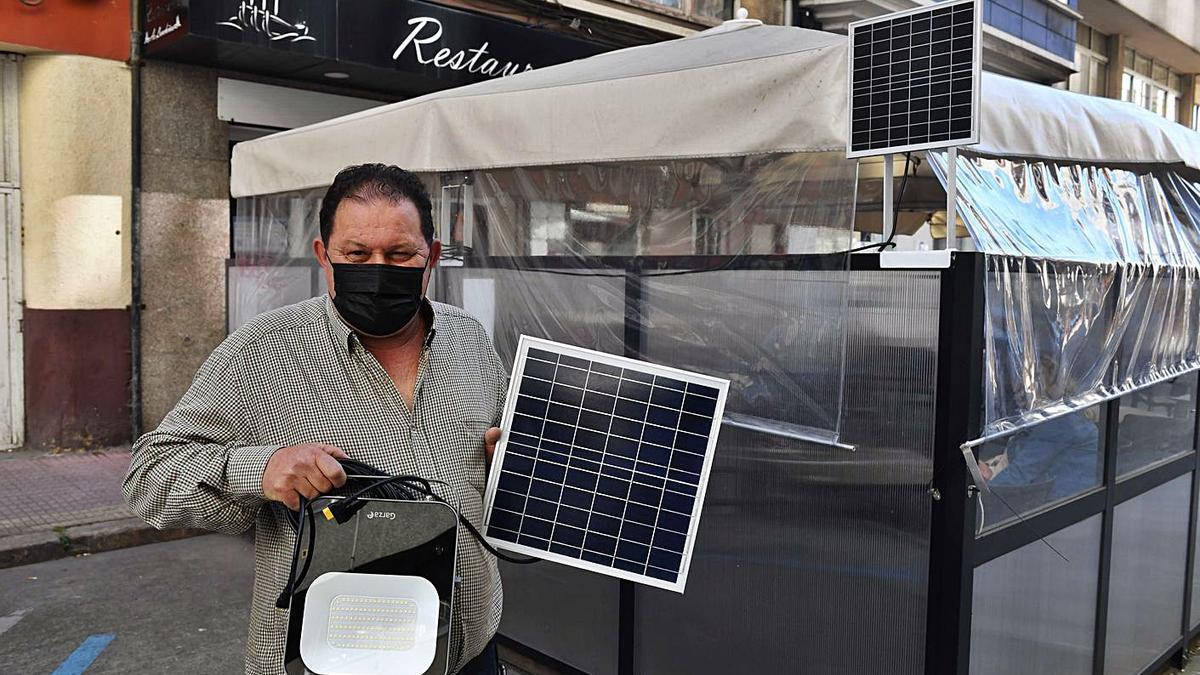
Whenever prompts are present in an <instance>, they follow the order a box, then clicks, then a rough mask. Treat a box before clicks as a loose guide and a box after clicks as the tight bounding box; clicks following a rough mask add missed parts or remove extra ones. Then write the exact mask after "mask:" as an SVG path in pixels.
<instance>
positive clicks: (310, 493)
mask: <svg viewBox="0 0 1200 675" xmlns="http://www.w3.org/2000/svg"><path fill="white" fill-rule="evenodd" d="M295 490H296V492H299V493H300V494H301V495H302V496H303V497H304V498H305V499H307V500H309V501H312V500H313V499H314V498H316V497H318V496H320V494H321V491H320V490H318V489H317V486H315V485H313V484H312V483H310V482H309V480H308V478H307V477H302V478H299V479H297V480H296V483H295Z"/></svg>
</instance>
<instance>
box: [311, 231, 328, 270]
mask: <svg viewBox="0 0 1200 675" xmlns="http://www.w3.org/2000/svg"><path fill="white" fill-rule="evenodd" d="M312 246H313V255H314V256H316V257H317V264H319V265H320V266H321V267H326V268H327V267H329V252H328V251H326V250H325V242H323V241H321V238H320V237H317V238H316V239H313V244H312Z"/></svg>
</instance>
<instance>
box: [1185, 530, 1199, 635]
mask: <svg viewBox="0 0 1200 675" xmlns="http://www.w3.org/2000/svg"><path fill="white" fill-rule="evenodd" d="M1192 519H1193V521H1194V522H1195V523H1196V526H1197V529H1198V532H1197V534H1198V535H1200V513H1197V514H1195V515H1194V516H1193V518H1192ZM1191 609H1192V611H1191V613H1190V614H1188V616H1189V617H1190V618H1191V628H1195V627H1196V626H1200V536H1197V537H1196V543H1195V554H1194V555H1193V556H1192V608H1191Z"/></svg>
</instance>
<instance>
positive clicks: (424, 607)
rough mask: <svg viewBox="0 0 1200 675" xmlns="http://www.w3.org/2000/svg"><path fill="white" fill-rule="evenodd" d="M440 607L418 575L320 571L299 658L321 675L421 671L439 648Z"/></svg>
mask: <svg viewBox="0 0 1200 675" xmlns="http://www.w3.org/2000/svg"><path fill="white" fill-rule="evenodd" d="M438 610H439V602H438V592H437V589H436V588H434V586H433V584H431V583H430V582H429V581H427V580H426V579H424V578H422V577H415V576H393V575H383V574H355V573H351V572H328V573H326V574H322V575H321V576H319V577H317V579H316V580H315V581H313V583H312V585H311V586H309V588H308V597H307V600H306V602H305V603H304V622H303V625H302V629H301V633H300V658H301V659H302V660H303V661H304V665H305V666H306V667H307V668H308V669H309V670H310V671H312V672H314V673H319V674H320V675H421V673H424V672H425V671H426V670H428V669H429V667H430V666H431V665H433V660H434V656H435V653H436V650H437V639H438Z"/></svg>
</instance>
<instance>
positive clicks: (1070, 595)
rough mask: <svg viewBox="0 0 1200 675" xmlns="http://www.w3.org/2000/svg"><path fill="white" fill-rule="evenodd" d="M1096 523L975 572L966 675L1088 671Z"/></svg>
mask: <svg viewBox="0 0 1200 675" xmlns="http://www.w3.org/2000/svg"><path fill="white" fill-rule="evenodd" d="M1102 525H1103V515H1101V514H1097V515H1095V516H1092V517H1091V518H1088V519H1087V520H1084V521H1081V522H1079V523H1076V524H1074V525H1071V526H1070V527H1067V528H1064V529H1062V530H1059V531H1058V532H1055V533H1054V534H1052V535H1050V536H1048V537H1046V542H1048V543H1049V546H1048V545H1047V544H1046V543H1045V542H1041V541H1035V542H1033V543H1032V544H1026V545H1025V546H1023V547H1021V548H1019V549H1017V550H1015V551H1012V552H1010V553H1006V554H1004V555H1003V556H1001V557H999V558H996V559H995V560H992V561H991V562H988V563H986V564H984V565H981V566H980V567H978V568H976V570H975V586H974V591H973V598H974V600H973V601H974V611H973V613H972V618H971V673H972V675H1072V674H1075V673H1077V674H1079V675H1088V674H1090V673H1091V672H1092V661H1093V651H1094V646H1095V644H1094V643H1095V639H1096V638H1095V630H1096V591H1097V589H1098V584H1097V581H1098V579H1099V575H1100V533H1101V529H1102ZM1050 546H1053V547H1054V549H1057V550H1058V552H1059V553H1062V557H1060V556H1059V555H1058V553H1055V552H1054V549H1051V548H1050ZM1063 557H1065V558H1066V560H1063Z"/></svg>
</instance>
